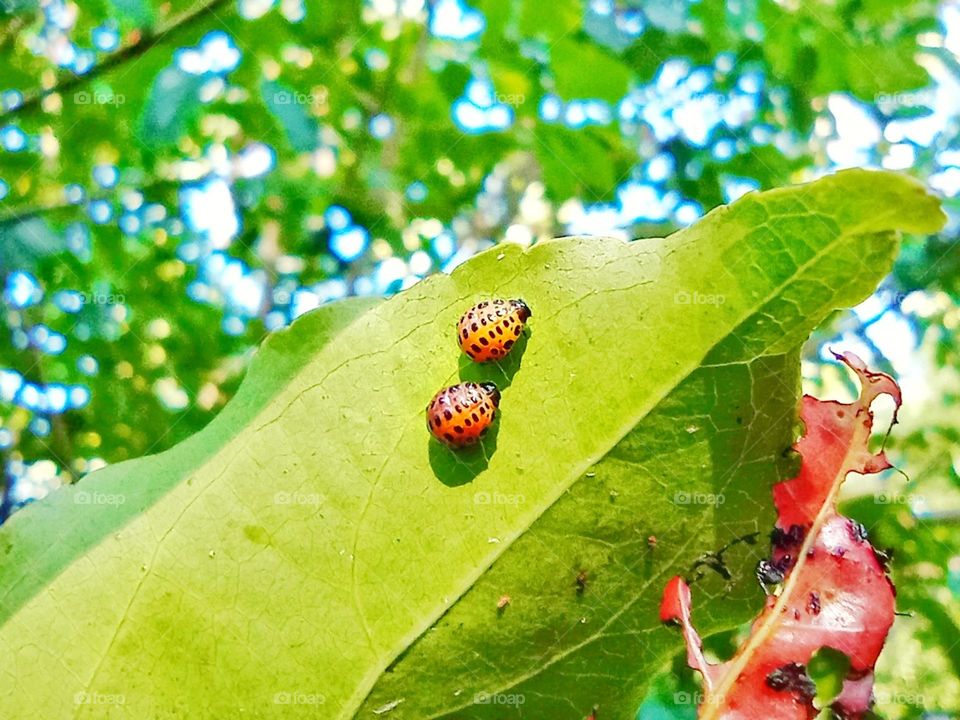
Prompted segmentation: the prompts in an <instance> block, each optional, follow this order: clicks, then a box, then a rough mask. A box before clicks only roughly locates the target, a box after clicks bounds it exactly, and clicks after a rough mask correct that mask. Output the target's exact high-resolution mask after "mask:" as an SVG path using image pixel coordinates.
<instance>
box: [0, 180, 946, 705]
mask: <svg viewBox="0 0 960 720" xmlns="http://www.w3.org/2000/svg"><path fill="white" fill-rule="evenodd" d="M941 224H942V216H941V213H940V212H939V209H938V204H937V201H936V200H935V199H933V198H931V197H929V196H927V195H926V194H925V193H924V191H923V189H922V188H921V187H920V186H919V185H918V184H916V183H915V182H914V181H912V180H909V179H907V178H905V177H901V176H897V175H892V174H887V173H869V172H863V171H850V172H845V173H841V174H839V175H836V176H834V177H831V178H827V179H824V180H821V181H818V182H816V183H813V184H810V185H806V186H800V187H796V188H790V189H786V190H781V191H774V192H770V193H764V194H759V195H757V194H753V195H748V196H747V197H745V198H744V199H742V200H740V201H739V202H738V203H736V204H735V205H733V206H731V207H729V208H722V209H720V210H718V211H715V212H713V213H711V214H710V215H708V216H707V217H706V218H704V219H703V220H702V221H701V222H700V223H698V224H697V225H696V226H694V227H691V228H689V229H687V230H684V231H682V232H680V233H677V234H675V235H672V236H670V237H668V238H666V239H657V240H643V241H637V242H634V243H629V244H628V243H623V242H620V241H616V240H610V239H596V238H595V239H588V238H567V239H561V240H556V241H552V242H546V243H542V244H539V245H536V246H534V247H533V248H532V249H531V250H529V251H523V250H522V249H521V248H519V247H516V246H510V245H501V246H499V247H496V248H493V249H492V250H490V251H489V252H486V253H483V254H481V255H479V256H477V257H476V258H474V259H473V260H471V261H469V262H468V263H466V264H465V265H463V266H462V267H460V268H458V269H457V270H456V271H454V272H453V274H452V275H450V276H436V277H432V278H430V279H428V280H425V281H424V282H422V283H419V284H418V285H416V286H415V287H414V288H412V289H410V290H408V291H406V292H403V293H401V294H400V295H398V296H397V297H395V298H393V299H391V300H389V301H387V302H384V303H382V304H380V305H378V306H376V307H373V308H372V309H370V310H368V311H367V312H365V313H363V314H361V315H359V316H357V314H356V306H351V307H344V306H340V305H334V306H331V307H329V308H327V309H325V310H323V311H320V312H319V313H317V314H316V315H311V316H308V318H306V319H304V320H302V321H300V322H298V323H297V324H295V325H294V327H293V328H292V329H291V330H289V331H288V332H286V333H285V334H284V335H282V336H281V339H280V340H279V341H276V342H278V343H280V344H279V345H272V344H271V343H268V344H267V345H266V346H265V351H264V356H263V357H261V358H260V359H259V361H258V363H257V365H256V367H255V369H254V370H253V371H252V373H251V378H250V379H249V380H248V382H247V383H246V385H245V387H246V390H243V389H242V390H241V393H240V398H238V401H237V402H235V403H234V404H233V405H237V406H238V407H236V408H234V407H233V405H231V407H228V409H227V410H226V411H224V413H223V415H221V416H220V417H219V418H218V419H217V421H215V422H214V423H212V424H211V426H210V427H209V428H208V429H206V430H204V431H203V432H202V433H200V434H199V435H197V436H195V437H194V438H192V439H191V440H189V441H187V442H185V443H183V444H182V445H180V446H177V447H176V448H174V449H172V450H170V451H168V452H166V453H164V454H162V455H159V456H155V457H152V458H147V459H144V460H140V461H134V462H131V463H123V464H120V465H116V466H112V467H109V468H107V469H106V470H104V471H101V472H98V473H95V474H93V475H92V476H90V477H88V478H87V479H85V480H84V481H83V482H81V483H80V484H79V485H78V486H74V487H70V488H67V489H63V490H60V491H58V492H56V493H54V494H53V495H52V496H51V497H49V498H47V499H46V500H44V501H42V502H40V503H37V504H36V505H35V506H33V507H30V508H27V509H25V510H23V511H21V512H19V513H17V514H16V515H15V516H14V517H13V518H12V519H11V521H10V522H9V523H8V524H7V525H6V526H4V527H3V528H2V529H0V558H2V560H0V563H2V564H0V587H2V588H3V591H2V595H0V599H2V605H0V608H2V610H0V613H2V614H0V621H2V623H3V624H2V626H0V653H2V656H3V657H4V658H5V659H6V662H4V663H3V665H2V667H0V679H2V686H3V687H4V693H3V694H2V695H0V714H2V715H3V716H4V717H22V716H24V713H26V712H29V714H30V715H31V716H36V717H44V718H60V717H97V718H99V717H109V716H117V717H121V716H122V717H138V718H141V717H142V718H146V717H162V716H174V717H175V716H189V717H192V718H224V717H240V716H246V717H331V718H332V717H353V716H358V717H372V716H373V715H372V711H374V710H379V711H384V710H385V709H386V708H392V709H391V710H390V716H391V717H404V718H407V717H408V718H421V717H428V716H435V715H449V716H451V717H498V718H500V717H507V716H521V715H523V716H526V717H551V718H562V717H571V718H579V717H582V716H583V715H585V714H587V712H588V711H589V709H590V707H592V705H594V704H599V705H601V706H602V707H603V708H604V713H605V716H607V717H630V716H632V714H633V713H634V712H635V710H636V708H637V707H638V706H639V703H640V700H641V699H642V697H643V691H644V689H645V686H646V683H647V678H648V677H651V676H652V675H653V673H654V671H655V670H657V669H660V668H662V667H663V665H664V663H665V661H666V658H667V657H668V656H669V655H670V654H671V653H672V652H674V651H675V650H676V642H675V638H674V637H673V636H672V635H669V634H668V633H663V632H661V631H660V630H659V629H658V628H657V622H656V613H655V605H656V597H657V596H658V595H659V586H660V584H661V579H662V578H664V577H665V576H667V575H669V574H673V573H676V572H683V573H686V574H688V575H691V576H694V577H700V580H699V581H698V584H699V588H698V594H700V593H712V594H713V596H714V597H715V601H714V602H713V603H711V604H709V605H706V606H704V611H703V613H700V614H699V616H698V624H699V625H701V626H703V627H704V629H719V628H721V627H727V626H730V625H732V624H734V623H736V622H739V621H741V620H743V619H744V617H745V615H746V614H747V613H749V612H750V610H749V608H747V607H745V604H746V603H745V599H747V598H750V597H751V596H752V595H754V594H755V593H756V590H755V588H754V586H753V583H751V582H750V581H749V576H750V568H751V567H752V565H753V564H754V563H755V561H756V557H755V556H756V555H757V554H758V553H760V552H763V549H762V548H761V549H759V550H756V549H755V548H753V547H752V546H751V544H750V542H751V541H754V540H755V539H756V538H755V536H754V535H753V533H756V532H760V533H763V532H764V531H765V529H766V528H767V527H768V526H769V522H770V516H769V513H768V512H767V511H766V509H765V508H766V507H767V504H768V503H767V498H768V495H767V493H768V488H769V485H770V484H771V483H772V482H773V481H775V480H776V479H778V477H780V476H781V475H782V474H783V472H785V471H786V468H784V465H785V464H786V462H787V461H786V459H785V458H784V457H783V449H784V448H786V447H788V445H789V443H790V441H791V439H792V437H793V430H792V426H793V423H794V419H795V414H794V408H795V402H796V394H797V366H798V360H797V349H798V348H799V346H800V344H801V343H802V342H803V340H804V339H805V338H806V336H807V334H808V333H809V332H810V330H811V329H812V328H813V327H814V326H815V325H816V324H817V323H818V322H819V321H820V320H821V319H822V318H823V317H825V316H826V314H827V313H828V312H829V311H830V310H831V309H832V308H835V307H838V306H847V305H850V304H852V303H855V302H857V301H859V300H860V299H861V298H863V297H864V296H866V295H867V294H868V293H869V292H870V291H871V290H872V289H873V287H874V286H875V284H876V283H877V281H878V280H879V279H880V278H881V277H882V276H883V275H884V273H885V272H886V271H887V269H888V268H889V266H890V264H891V263H892V259H893V255H894V253H895V250H896V233H895V231H896V230H898V229H903V230H908V231H914V232H931V231H934V230H936V229H938V228H939V227H940V225H941ZM491 295H498V296H508V297H509V296H521V297H523V298H524V299H525V300H526V301H527V302H528V304H529V305H530V306H531V308H532V309H533V313H534V316H533V318H532V319H531V322H530V327H531V332H530V334H529V337H528V339H527V341H526V342H525V343H524V344H522V345H519V346H518V348H517V349H516V350H515V351H514V353H513V355H511V357H510V358H509V360H508V362H507V363H505V364H504V365H503V367H500V368H498V367H480V366H473V365H470V364H469V363H467V362H466V361H465V360H464V359H463V358H462V357H461V355H460V352H459V350H458V348H457V346H456V343H455V342H454V338H453V336H452V331H453V327H454V323H455V321H456V319H457V317H458V316H459V314H460V313H461V312H462V311H463V310H464V309H465V308H466V307H467V306H469V305H470V304H471V303H472V302H474V301H475V300H477V299H478V298H482V297H489V296H491ZM295 367H296V368H297V369H296V370H295V371H294V368H295ZM458 377H459V378H470V379H479V378H484V379H490V380H495V381H497V382H499V383H500V385H501V387H502V388H503V399H502V402H501V417H500V420H499V421H498V425H497V426H496V427H495V431H494V432H493V433H491V435H490V436H489V437H488V439H487V441H486V442H485V443H484V446H483V448H482V449H481V450H480V451H479V452H478V453H477V454H474V455H469V454H467V455H462V454H454V453H452V452H450V451H448V450H445V449H443V448H441V447H440V446H439V445H437V444H436V443H435V442H433V441H431V440H430V438H429V435H428V432H427V429H426V427H425V424H424V419H423V408H424V406H425V404H426V402H427V401H428V400H429V398H430V396H431V395H432V394H433V393H434V392H435V391H436V390H437V389H439V388H440V387H442V386H443V385H444V384H447V383H451V382H454V381H456V380H457V378H458ZM721 496H722V500H721ZM650 535H655V536H656V538H657V542H656V544H655V547H651V546H650V543H649V542H648V537H649V536H650ZM762 544H763V543H762V541H761V546H762ZM707 552H713V553H719V554H714V555H711V556H708V557H706V558H704V562H703V563H700V564H699V566H698V567H696V568H694V567H693V566H694V564H695V563H697V561H698V558H701V556H703V555H704V553H707ZM581 571H583V572H585V573H586V576H585V577H586V580H585V582H583V581H581V582H580V583H579V584H578V583H577V582H576V578H577V576H578V575H579V574H580V573H581ZM502 594H509V595H510V596H511V598H512V602H511V603H510V604H509V605H508V606H507V607H505V608H503V609H502V610H501V611H500V612H498V610H497V600H498V598H499V597H500V596H501V595H502ZM485 693H490V694H492V695H485ZM478 694H479V695H478ZM78 701H79V702H78ZM521 701H522V702H521ZM505 703H511V704H505Z"/></svg>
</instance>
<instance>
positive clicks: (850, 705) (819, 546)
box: [660, 353, 901, 720]
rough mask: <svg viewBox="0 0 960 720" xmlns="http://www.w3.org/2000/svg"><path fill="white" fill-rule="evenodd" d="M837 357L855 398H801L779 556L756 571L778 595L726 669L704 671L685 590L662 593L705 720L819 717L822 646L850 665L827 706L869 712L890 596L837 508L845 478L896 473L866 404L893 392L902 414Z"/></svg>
mask: <svg viewBox="0 0 960 720" xmlns="http://www.w3.org/2000/svg"><path fill="white" fill-rule="evenodd" d="M836 357H837V358H838V359H839V360H842V361H843V362H844V363H846V364H847V365H848V366H849V367H850V368H851V369H852V370H853V371H854V372H855V373H856V374H857V376H858V377H859V380H860V384H861V391H860V397H859V398H858V399H857V400H856V401H855V402H853V403H850V404H844V403H839V402H827V401H821V400H817V399H816V398H812V397H809V396H804V398H803V403H802V407H801V418H802V419H803V422H804V424H805V426H806V432H805V434H804V436H803V437H802V438H801V439H800V440H799V441H798V442H797V444H796V446H795V448H796V450H797V451H798V452H799V453H800V456H801V458H802V463H801V467H800V472H799V474H798V475H797V477H795V478H793V479H791V480H785V481H784V482H781V483H779V484H777V485H776V486H775V487H774V488H773V500H774V505H775V506H776V508H777V523H776V527H775V528H774V530H773V533H772V535H771V538H772V546H773V552H772V555H771V557H770V558H769V559H768V560H764V561H762V563H761V565H762V567H761V569H762V575H763V581H764V582H767V581H776V582H777V583H779V585H780V592H779V593H775V594H772V595H769V596H768V597H767V603H766V606H765V607H764V609H763V611H762V612H761V613H760V615H759V616H758V617H757V619H756V620H755V621H754V623H753V626H752V628H751V632H750V636H749V638H748V639H747V641H746V642H745V643H744V644H743V645H742V646H741V647H740V649H739V650H738V651H737V653H736V655H734V657H733V658H732V659H730V660H729V661H727V662H725V663H722V664H710V663H708V662H707V661H706V660H705V658H704V657H703V653H702V651H701V643H700V637H699V636H698V635H697V632H696V630H694V628H693V625H692V623H691V619H690V614H691V594H690V588H689V587H688V586H687V584H686V582H684V580H683V579H682V578H680V577H675V578H673V579H672V580H671V581H670V582H669V583H668V584H667V587H666V588H665V590H664V594H663V601H662V603H661V606H660V619H661V620H662V621H664V622H677V623H678V624H679V625H680V626H681V628H682V630H683V635H684V640H685V642H686V645H687V661H688V663H689V664H690V667H692V668H694V669H695V670H698V671H699V672H700V673H701V674H702V675H703V686H704V687H703V702H702V704H701V706H700V713H699V717H700V718H701V719H710V720H716V719H720V718H722V719H723V720H740V719H743V720H747V719H753V718H774V717H775V718H782V719H784V720H807V719H808V718H814V717H815V716H816V715H817V709H816V708H815V707H814V703H813V698H814V691H815V686H814V684H813V681H812V680H811V679H810V677H809V675H808V674H807V664H808V663H809V661H810V658H811V656H812V655H813V654H814V653H815V652H816V651H817V650H819V649H820V648H822V647H830V648H833V649H835V650H838V651H840V652H842V653H844V654H845V655H847V657H849V659H850V671H849V673H848V674H847V677H846V678H845V680H844V683H843V690H842V691H841V693H840V695H839V696H838V697H837V698H836V700H835V701H834V703H833V705H832V709H833V710H834V711H835V712H836V713H837V714H838V715H839V716H840V717H842V718H859V717H860V716H861V715H862V714H863V713H864V712H866V711H867V710H868V709H869V708H870V704H871V699H872V690H873V669H874V665H875V664H876V661H877V657H878V656H879V654H880V650H881V648H882V647H883V643H884V641H885V639H886V637H887V632H888V630H889V629H890V626H891V625H892V624H893V617H894V588H893V585H892V583H891V582H890V580H889V578H888V577H887V575H886V572H885V568H884V566H883V563H882V562H881V561H880V559H879V558H878V556H877V554H876V553H875V551H874V549H873V547H872V546H871V545H870V543H869V542H868V541H867V537H866V530H865V529H864V528H863V526H862V525H860V524H859V523H856V522H854V521H853V520H850V519H849V518H846V517H843V516H842V515H840V514H839V513H838V512H837V509H836V501H837V493H838V491H839V489H840V486H841V484H842V483H843V480H844V479H845V478H846V476H847V473H850V472H858V473H875V472H879V471H881V470H885V469H886V468H888V467H890V464H889V463H888V462H887V459H886V457H885V455H884V453H883V452H880V453H876V454H874V453H871V452H870V451H869V449H868V447H867V442H868V440H869V438H870V432H871V429H872V427H873V414H872V413H871V411H870V405H871V403H872V402H873V401H874V400H875V399H876V398H877V397H878V396H880V395H884V394H886V395H889V396H890V397H892V398H893V401H894V403H895V404H896V407H897V408H899V407H900V401H901V398H900V388H899V387H898V386H897V383H896V381H894V379H893V378H891V377H890V376H888V375H885V374H883V373H877V372H872V371H870V370H869V369H867V367H866V366H865V365H864V363H863V361H862V360H861V359H860V358H858V357H857V356H856V355H853V354H852V353H845V354H843V355H837V356H836ZM894 417H895V416H894ZM760 574H761V573H760V571H758V576H760Z"/></svg>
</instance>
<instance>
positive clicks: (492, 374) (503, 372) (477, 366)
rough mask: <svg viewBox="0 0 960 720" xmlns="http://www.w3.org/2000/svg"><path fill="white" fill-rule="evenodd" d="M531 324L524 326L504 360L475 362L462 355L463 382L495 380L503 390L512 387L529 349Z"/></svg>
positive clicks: (461, 374)
mask: <svg viewBox="0 0 960 720" xmlns="http://www.w3.org/2000/svg"><path fill="white" fill-rule="evenodd" d="M532 332H533V331H532V330H531V329H530V326H529V325H528V326H527V327H525V328H524V330H523V332H522V333H521V334H520V337H519V339H518V340H517V343H516V345H514V346H513V349H512V350H511V351H510V354H509V355H507V356H506V357H505V358H503V359H502V360H495V361H493V362H487V363H476V362H473V360H471V359H470V358H468V357H467V356H466V355H463V354H461V355H460V380H461V381H462V382H478V383H482V382H494V383H496V385H497V387H498V388H499V389H500V391H501V392H503V390H504V389H506V388H508V387H510V383H511V382H513V376H514V375H516V374H517V370H519V369H520V362H521V361H522V360H523V353H524V351H525V350H526V349H527V340H528V339H529V337H530V335H531V334H532Z"/></svg>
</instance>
